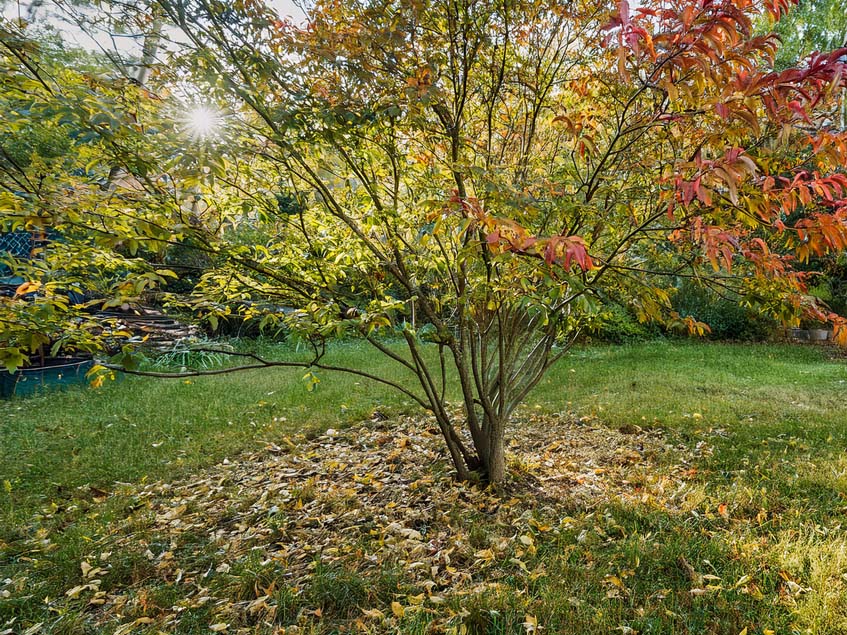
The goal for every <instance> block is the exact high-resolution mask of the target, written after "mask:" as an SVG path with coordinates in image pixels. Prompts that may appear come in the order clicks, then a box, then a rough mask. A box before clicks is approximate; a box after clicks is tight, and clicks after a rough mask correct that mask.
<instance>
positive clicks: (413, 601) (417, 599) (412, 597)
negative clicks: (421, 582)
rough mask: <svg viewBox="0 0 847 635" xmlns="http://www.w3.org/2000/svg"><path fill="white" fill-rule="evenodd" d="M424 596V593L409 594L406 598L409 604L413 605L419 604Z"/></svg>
mask: <svg viewBox="0 0 847 635" xmlns="http://www.w3.org/2000/svg"><path fill="white" fill-rule="evenodd" d="M424 597H425V595H424V594H423V593H421V594H420V595H409V596H407V597H406V599H407V600H409V604H411V605H413V606H419V605H421V604H423V601H424Z"/></svg>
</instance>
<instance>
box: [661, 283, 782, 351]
mask: <svg viewBox="0 0 847 635" xmlns="http://www.w3.org/2000/svg"><path fill="white" fill-rule="evenodd" d="M673 305H674V309H675V310H676V311H678V312H679V314H680V315H681V316H683V317H686V316H691V317H693V318H695V319H696V320H698V321H700V322H705V323H706V324H708V325H709V328H711V329H712V332H711V335H710V337H711V338H712V339H715V340H730V341H743V342H762V341H765V340H767V339H768V338H770V337H771V336H772V335H773V334H774V332H775V331H776V329H777V325H776V323H775V322H774V321H773V320H771V319H769V318H767V317H765V316H763V315H761V314H759V313H756V312H755V310H754V309H752V308H749V307H746V306H744V304H743V302H742V298H740V297H737V296H736V297H735V298H731V299H730V298H722V297H719V296H718V295H716V294H715V293H713V292H710V291H709V290H708V289H705V288H703V287H701V286H699V285H697V284H695V283H692V282H690V281H687V280H686V281H684V282H683V283H682V284H681V285H680V287H679V291H678V292H677V294H676V295H675V296H674V299H673Z"/></svg>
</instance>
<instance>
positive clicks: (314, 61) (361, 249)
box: [3, 0, 847, 482]
mask: <svg viewBox="0 0 847 635" xmlns="http://www.w3.org/2000/svg"><path fill="white" fill-rule="evenodd" d="M765 5H766V6H760V4H758V3H752V2H749V1H748V0H714V1H710V0H695V1H689V0H686V1H683V2H679V3H676V4H674V5H673V6H672V7H671V6H668V5H666V4H665V3H658V2H645V3H641V4H640V5H639V6H638V7H637V8H631V7H630V6H629V4H628V3H627V2H626V1H625V0H622V1H621V2H619V3H614V4H613V3H600V4H598V3H595V2H574V3H568V4H564V5H563V4H561V3H558V2H522V1H516V0H479V1H470V0H467V1H462V2H441V1H440V0H429V1H423V2H421V1H415V2H409V1H406V0H373V1H362V2H335V1H331V0H326V1H323V0H322V1H320V2H317V3H316V5H315V6H314V7H313V8H312V10H311V11H310V13H309V16H308V23H307V24H306V25H304V26H296V25H294V24H291V23H289V22H286V21H284V20H281V19H280V18H279V16H277V15H276V14H275V13H274V12H273V11H272V10H271V9H269V8H268V7H267V6H265V5H263V4H261V3H260V2H254V1H252V0H243V1H239V2H234V3H219V2H210V1H208V0H159V1H158V2H156V3H155V9H156V12H157V15H158V16H159V17H160V18H161V20H162V21H163V23H166V24H167V25H168V26H167V28H165V29H164V31H163V35H162V37H163V38H165V39H168V38H170V40H171V41H170V42H169V43H168V44H167V45H166V46H165V47H164V49H163V53H162V55H166V56H167V63H166V64H162V65H159V66H158V67H156V68H155V69H154V70H153V73H152V75H151V77H150V80H149V82H148V84H147V85H146V86H145V87H141V86H138V85H137V83H131V82H129V83H127V82H124V83H115V82H114V80H104V79H102V78H99V77H98V78H94V77H91V76H87V75H85V74H83V73H79V72H74V71H73V70H72V69H69V68H67V67H62V68H61V73H60V74H55V73H54V72H53V71H50V72H49V73H47V72H45V71H44V70H43V68H42V67H41V66H39V65H38V64H33V63H32V61H31V60H32V59H34V56H36V55H37V52H36V51H32V52H30V51H23V50H20V49H16V48H14V46H10V45H9V43H8V42H7V41H6V38H5V37H4V46H5V54H4V58H3V60H4V62H3V63H4V71H3V77H4V78H6V79H5V81H6V82H7V86H10V87H12V89H10V91H11V90H14V91H17V96H16V97H14V98H10V100H9V101H8V102H7V103H5V104H4V106H3V107H4V109H10V110H11V111H13V112H17V113H18V114H19V115H20V118H21V121H26V119H27V117H32V114H30V113H33V112H35V111H33V110H32V108H33V105H35V107H36V108H40V109H42V110H41V112H44V113H50V115H51V117H52V121H54V122H55V123H54V124H51V125H54V126H56V127H57V128H59V127H62V126H65V127H66V128H62V129H66V130H67V131H68V132H67V134H68V138H72V139H74V141H73V143H74V148H75V150H74V151H70V150H69V151H68V153H66V154H64V155H63V156H64V157H66V158H67V160H71V161H74V162H76V161H82V165H83V167H84V169H83V170H82V171H81V172H80V171H79V170H76V171H75V170H74V168H73V167H69V166H67V165H62V166H58V165H57V166H54V167H43V166H42V165H40V164H38V165H36V164H28V165H16V164H14V163H4V164H3V166H5V167H4V172H5V174H6V175H7V176H9V178H11V179H12V181H5V182H4V183H3V187H4V188H5V193H4V194H3V196H4V197H5V198H4V199H3V200H4V206H5V210H4V223H5V226H6V227H18V228H20V227H23V228H26V229H27V230H32V229H41V228H45V229H46V228H48V227H49V228H51V229H54V230H56V231H58V232H60V233H61V234H62V236H63V240H62V241H54V242H52V243H51V247H50V248H48V249H46V250H45V257H44V258H43V259H40V260H32V261H29V263H28V264H26V265H24V264H21V263H20V262H15V263H14V265H15V267H16V268H17V269H18V270H19V271H21V272H22V273H26V276H25V277H26V278H27V280H30V281H31V282H28V283H27V284H29V285H32V286H28V287H26V286H25V287H24V288H22V289H19V292H18V296H19V297H17V298H14V299H12V300H8V301H4V304H3V310H4V312H8V311H15V310H21V309H19V307H21V306H24V305H23V304H22V303H21V298H20V296H23V295H25V294H26V293H28V292H30V291H34V290H36V288H37V287H38V290H39V291H41V290H44V289H50V288H51V287H50V286H49V285H53V287H52V288H53V289H55V290H58V289H60V288H61V289H66V288H68V284H69V282H68V281H69V280H73V281H75V284H77V285H79V286H81V287H85V286H86V285H89V286H88V287H86V288H94V285H92V284H89V283H88V279H89V277H90V276H95V274H94V273H93V272H92V270H91V268H92V267H93V268H94V269H96V271H97V274H96V275H99V276H100V277H106V278H108V282H109V284H108V285H106V286H107V288H105V287H104V289H103V290H101V291H100V294H99V297H96V296H97V294H94V295H95V297H94V298H93V299H92V300H91V301H90V302H89V304H90V305H91V306H94V305H96V304H97V303H98V302H99V303H100V304H103V302H104V301H105V303H106V304H109V303H121V302H124V301H126V298H128V297H137V296H138V295H139V294H140V293H141V292H142V291H144V290H146V289H149V288H150V287H151V286H153V285H158V284H162V283H164V282H166V279H167V278H168V276H169V275H170V273H169V272H167V271H163V270H161V269H158V267H157V266H155V265H154V264H152V263H156V262H157V259H156V258H155V257H153V256H152V254H155V253H156V252H157V250H161V249H163V248H165V247H166V246H168V245H177V244H180V245H183V246H185V245H187V246H188V247H189V248H190V249H192V250H195V251H198V252H202V253H203V254H204V255H205V257H207V258H208V261H209V266H208V268H207V269H206V270H205V271H204V272H203V274H202V277H201V278H200V281H199V283H198V284H197V286H196V287H195V288H194V290H193V292H192V293H191V294H190V295H189V296H187V297H184V296H183V297H177V296H173V297H171V298H170V301H171V302H172V303H173V304H174V305H180V306H183V307H188V308H190V309H191V310H193V311H195V312H197V313H198V314H200V315H203V316H204V317H205V318H206V319H208V320H210V321H211V322H213V323H215V322H218V321H220V320H225V319H228V318H229V317H230V316H232V315H233V314H240V315H241V316H242V317H256V318H258V319H260V320H261V321H262V324H263V326H265V327H267V328H277V327H283V326H284V327H285V328H286V329H288V330H290V331H291V332H292V333H294V334H296V335H297V336H299V337H301V338H303V339H304V340H305V341H307V342H309V344H310V345H311V346H312V348H313V351H314V358H313V359H312V360H310V361H308V362H292V361H287V360H266V359H263V358H260V357H258V356H253V355H248V357H249V359H247V360H246V364H245V367H249V368H255V367H263V366H267V367H271V366H274V365H280V364H282V365H301V366H304V367H306V368H308V369H309V373H310V375H309V376H310V377H312V378H313V381H314V375H312V374H311V373H317V372H319V371H320V370H322V369H326V370H336V371H340V372H355V373H360V374H363V373H362V371H360V370H357V369H355V368H345V369H341V368H335V367H332V366H329V365H327V364H325V363H324V362H323V353H324V350H325V344H326V342H327V340H328V339H330V338H332V337H335V336H338V335H344V334H350V335H352V334H355V335H357V336H360V337H362V338H365V339H366V340H367V341H368V342H370V343H371V344H372V345H373V346H374V347H375V349H377V350H378V351H380V352H381V353H383V354H385V355H387V356H388V357H389V358H391V359H392V360H393V361H394V362H396V364H397V367H398V369H399V370H402V371H410V372H411V373H412V374H413V375H414V376H415V377H416V378H417V386H415V387H407V386H405V385H400V384H399V383H398V382H396V381H394V379H393V378H392V377H371V378H372V379H374V380H376V381H381V382H383V383H387V384H389V385H392V386H394V387H395V388H397V389H398V390H402V391H403V392H405V393H406V394H407V396H409V397H410V398H411V399H413V400H414V401H415V402H417V403H418V404H419V405H421V406H422V407H423V408H425V409H427V410H429V411H431V412H432V413H433V414H434V416H435V418H436V420H437V422H438V425H439V427H440V429H441V432H442V434H443V436H444V439H445V443H446V445H447V448H448V450H449V451H450V454H451V457H452V459H453V463H454V465H455V467H456V470H457V473H458V475H459V477H460V478H469V477H470V476H471V474H472V473H473V472H479V473H480V474H481V475H482V476H483V477H484V478H486V479H488V480H490V481H494V482H496V481H500V480H502V479H503V478H504V476H505V456H504V439H505V434H506V425H507V422H508V420H509V417H510V415H511V414H512V413H513V411H514V409H515V408H516V407H517V406H518V405H519V404H520V403H521V402H522V401H523V399H524V398H525V397H526V396H527V394H528V393H529V391H531V390H532V388H533V387H534V386H535V385H536V383H537V382H538V381H539V380H540V379H541V377H542V376H543V375H544V373H545V371H546V370H547V369H548V368H549V367H550V365H551V364H553V363H554V362H555V361H556V360H557V359H559V358H560V357H561V355H563V354H565V353H566V351H567V350H568V348H569V347H570V346H571V344H572V343H573V342H574V341H575V340H576V338H577V337H578V336H579V335H580V333H582V332H585V331H586V330H590V329H591V328H592V327H593V325H594V324H595V323H596V321H597V320H598V319H599V318H600V317H601V315H602V313H603V310H604V307H605V306H607V305H609V304H610V303H615V302H617V303H625V304H627V305H628V306H630V307H632V309H633V310H634V311H635V312H636V313H637V315H638V317H639V318H640V319H642V320H645V321H658V322H663V323H665V324H667V325H669V326H670V327H673V328H678V329H680V330H683V331H686V332H690V333H692V334H697V333H701V334H702V333H703V332H705V331H706V330H707V329H708V325H706V324H702V323H699V322H697V321H696V320H694V319H693V318H691V317H690V316H683V315H679V314H678V313H676V312H674V311H673V309H672V305H671V297H672V294H673V292H674V289H675V288H676V287H677V286H678V285H679V283H680V281H682V280H689V281H693V282H696V283H697V284H701V285H704V286H706V287H708V288H710V289H713V290H715V291H716V292H718V293H720V294H724V295H730V296H731V297H733V298H737V299H738V300H739V301H740V302H743V303H746V304H748V305H750V306H754V307H756V308H757V309H758V310H760V311H762V312H764V313H767V314H770V315H773V316H774V317H776V318H779V319H781V320H782V321H784V322H791V321H792V320H796V319H797V318H798V317H799V316H800V315H802V314H804V313H806V314H814V315H815V316H817V317H818V318H821V319H830V320H833V321H835V322H836V324H837V325H839V326H840V321H839V320H840V318H837V316H833V315H826V311H825V310H824V309H823V308H822V307H820V306H818V305H816V304H814V303H813V302H811V301H810V299H809V297H808V296H807V294H806V287H805V280H804V274H802V273H801V272H797V271H796V270H795V269H794V264H795V263H796V262H797V260H800V261H803V260H806V259H808V258H809V257H811V256H813V255H817V254H822V253H826V252H828V251H833V250H841V249H843V248H844V247H845V245H847V226H845V214H847V200H846V199H845V196H847V194H845V189H847V176H845V175H844V173H843V165H844V161H845V156H846V155H847V138H846V137H845V132H844V131H843V130H839V129H838V127H837V125H836V124H837V117H836V114H835V113H836V112H837V108H838V105H839V99H840V97H841V95H842V93H841V88H843V86H844V84H845V73H844V71H845V69H844V63H843V62H842V61H841V60H842V58H843V55H844V50H835V51H832V52H825V53H815V54H812V55H811V56H810V57H808V58H806V59H805V60H804V61H803V62H802V63H800V64H799V65H798V66H796V67H789V68H785V69H783V70H774V59H775V56H776V54H777V51H778V38H776V37H775V36H773V35H758V34H756V32H755V29H754V23H755V21H756V20H758V19H759V18H760V16H761V15H762V13H763V12H766V13H767V14H768V15H769V16H771V17H772V18H773V19H780V18H782V17H783V16H784V15H785V14H786V12H787V11H788V9H789V6H788V3H787V2H785V1H783V0H777V1H776V2H774V3H765ZM21 37H25V31H21ZM27 46H29V44H27ZM110 82H111V83H110ZM173 91H176V93H174V92H173ZM8 94H9V95H13V92H9V93H8ZM174 94H179V95H182V101H181V103H182V104H185V103H186V101H190V100H192V99H193V100H194V101H195V102H197V103H201V102H202V103H203V104H205V107H206V108H207V111H206V112H207V115H208V117H209V118H213V119H214V123H215V125H216V126H218V125H219V126H220V129H219V130H217V129H216V130H214V131H213V130H212V129H211V127H210V129H208V130H206V131H205V132H206V135H205V136H204V137H203V138H199V139H194V140H191V138H190V135H189V126H188V125H187V124H186V123H185V122H184V120H183V121H182V122H181V120H180V117H179V115H177V114H176V113H175V108H176V107H177V106H176V104H177V100H176V98H175V97H174ZM24 95H26V97H24ZM12 100H14V101H15V104H19V105H15V104H13V103H12ZM46 121H51V119H49V118H48V119H46ZM4 125H7V126H8V125H11V124H4ZM16 125H17V126H19V127H18V128H15V129H12V128H9V129H8V134H15V130H19V129H20V126H22V125H25V123H18V124H16ZM4 156H5V154H4ZM118 170H119V171H120V173H121V174H123V175H125V176H124V178H123V179H116V178H115V175H116V174H117V172H116V171H118ZM36 174H37V175H39V178H40V176H41V175H43V174H52V175H55V183H56V184H57V185H56V188H57V189H58V190H59V191H61V197H62V198H61V200H57V199H56V198H55V196H57V195H56V194H55V193H52V192H49V193H42V192H40V191H31V189H27V188H22V187H21V185H20V184H19V183H17V181H15V180H14V179H18V180H20V179H23V178H26V179H31V178H33V175H36ZM98 180H99V181H98ZM95 182H99V183H100V185H98V186H96V187H94V186H92V183H95ZM142 252H143V253H144V254H146V257H144V258H142V257H140V256H141V255H142ZM51 253H54V254H56V256H55V258H54V259H51V257H50V255H49V254H51ZM69 261H72V262H73V263H74V266H73V267H68V266H67V263H68V262H69ZM60 263H61V265H60ZM86 267H88V268H87V269H86ZM86 272H87V273H86ZM104 272H108V275H106V276H104ZM71 274H73V275H71ZM48 280H49V283H48ZM39 285H40V287H39ZM50 293H52V295H49V294H45V295H44V296H43V297H49V298H50V300H51V302H52V304H51V303H48V305H49V306H52V307H53V310H55V308H56V307H60V308H61V311H60V312H61V316H62V317H63V318H73V319H75V320H77V321H75V322H73V324H74V325H75V326H74V328H76V329H78V330H81V331H84V332H85V333H87V334H88V335H87V337H89V339H88V340H86V345H87V346H89V348H96V346H97V345H98V344H102V343H103V342H104V341H106V340H107V339H108V338H109V337H111V338H113V339H114V334H113V333H112V334H110V333H108V331H103V330H102V329H101V330H100V331H97V330H96V329H92V328H86V327H85V326H87V325H88V324H89V323H90V320H88V319H86V320H85V321H83V322H80V321H79V318H78V315H79V309H80V308H81V307H80V306H72V305H70V304H68V303H67V302H64V301H61V300H58V299H57V298H58V297H59V294H57V293H55V292H54V291H51V292H50ZM63 302H64V304H63ZM37 305H38V302H34V303H32V302H31V303H29V304H26V305H25V306H26V307H33V306H37ZM27 310H29V308H28V309H27ZM6 315H8V313H6ZM3 319H8V322H14V321H16V320H15V319H11V318H6V317H4V318H3ZM8 332H9V333H12V332H13V331H12V330H9V331H8ZM842 332H843V331H842ZM386 333H389V334H392V335H394V336H396V337H398V338H400V340H401V341H402V343H403V347H401V348H397V347H394V346H391V345H389V344H387V343H386V340H385V339H384V337H383V335H384V334H386ZM5 337H6V343H7V348H6V351H7V352H6V353H4V355H5V356H6V359H7V360H12V363H11V364H10V366H14V365H15V364H16V363H20V361H22V356H23V355H25V354H26V353H27V351H28V350H29V351H31V350H33V348H32V346H33V343H32V342H30V341H28V340H26V339H21V336H19V335H7V336H5ZM427 347H429V348H434V349H435V350H436V351H437V353H436V354H435V355H432V356H430V355H428V354H427V353H426V351H425V349H426V348H427ZM10 351H12V352H10ZM126 353H127V354H128V353H129V351H126ZM122 359H124V360H125V361H126V360H128V359H130V358H129V357H128V355H123V357H122ZM8 363H9V362H8V361H7V364H8ZM581 372H589V371H587V370H585V371H581ZM450 373H455V376H456V377H457V380H456V381H457V382H458V384H459V387H460V393H461V408H460V409H458V412H457V409H456V408H454V407H453V406H452V405H451V404H448V403H447V401H446V393H447V391H446V383H447V381H448V375H449V374H450ZM365 375H366V376H367V374H365ZM463 429H464V430H465V431H466V433H467V434H465V433H463V431H462V430H463Z"/></svg>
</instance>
